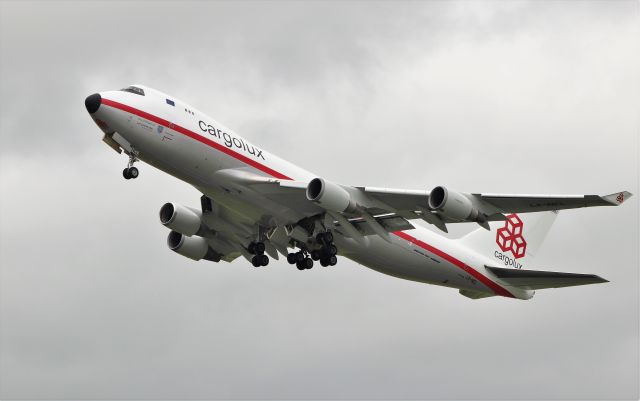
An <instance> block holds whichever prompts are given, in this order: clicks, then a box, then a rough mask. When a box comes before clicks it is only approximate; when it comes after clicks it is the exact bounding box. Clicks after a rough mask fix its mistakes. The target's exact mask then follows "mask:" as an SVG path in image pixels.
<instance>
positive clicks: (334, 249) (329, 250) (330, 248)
mask: <svg viewBox="0 0 640 401" xmlns="http://www.w3.org/2000/svg"><path fill="white" fill-rule="evenodd" d="M327 253H328V254H329V255H331V256H333V255H336V254H337V253H338V248H337V247H336V246H335V245H333V244H331V245H329V246H328V247H327Z"/></svg>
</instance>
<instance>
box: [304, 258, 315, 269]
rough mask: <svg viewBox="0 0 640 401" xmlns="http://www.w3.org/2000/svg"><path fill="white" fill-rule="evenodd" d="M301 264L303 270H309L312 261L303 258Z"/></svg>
mask: <svg viewBox="0 0 640 401" xmlns="http://www.w3.org/2000/svg"><path fill="white" fill-rule="evenodd" d="M302 263H303V265H304V268H305V269H311V268H312V267H313V260H311V258H305V259H304V262H302Z"/></svg>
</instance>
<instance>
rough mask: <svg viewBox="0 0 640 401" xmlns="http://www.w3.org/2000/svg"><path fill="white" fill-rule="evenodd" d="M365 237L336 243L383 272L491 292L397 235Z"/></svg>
mask: <svg viewBox="0 0 640 401" xmlns="http://www.w3.org/2000/svg"><path fill="white" fill-rule="evenodd" d="M392 237H393V236H392ZM367 240H368V241H367V242H366V244H365V245H364V246H363V245H360V244H358V243H357V242H355V241H352V240H346V241H345V240H343V241H340V243H337V245H338V248H339V249H340V250H341V251H340V254H342V255H344V256H346V257H348V258H349V259H351V260H353V261H355V262H357V263H360V264H362V265H364V266H366V267H368V268H370V269H372V270H375V271H378V272H380V273H383V274H387V275H390V276H394V277H398V278H403V279H406V280H411V281H417V282H421V283H427V284H433V285H440V286H445V287H452V288H459V289H469V290H473V291H480V292H491V290H490V289H488V288H487V287H486V286H484V285H483V284H482V283H480V282H478V281H477V280H475V279H474V278H473V277H471V276H470V275H469V274H467V273H466V272H464V271H461V270H460V269H459V268H458V267H456V266H454V265H452V264H451V263H449V262H447V261H445V260H439V258H438V257H437V256H436V255H429V254H428V253H427V252H425V251H421V252H419V250H416V249H414V248H413V247H412V246H411V245H409V244H407V243H406V242H405V241H403V240H401V239H399V238H394V239H393V240H392V243H388V242H386V241H384V240H382V239H381V238H379V237H377V236H369V237H367ZM491 293H492V292H491ZM492 294H493V293H492Z"/></svg>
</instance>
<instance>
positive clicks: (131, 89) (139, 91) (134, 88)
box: [120, 86, 144, 96]
mask: <svg viewBox="0 0 640 401" xmlns="http://www.w3.org/2000/svg"><path fill="white" fill-rule="evenodd" d="M120 90H121V91H124V92H131V93H135V94H136V95H140V96H144V90H142V89H140V88H138V87H137V86H129V87H127V88H122V89H120Z"/></svg>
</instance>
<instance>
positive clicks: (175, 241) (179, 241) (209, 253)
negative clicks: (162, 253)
mask: <svg viewBox="0 0 640 401" xmlns="http://www.w3.org/2000/svg"><path fill="white" fill-rule="evenodd" d="M167 245H168V246H169V249H171V250H172V251H174V252H176V253H178V254H180V255H182V256H186V257H187V258H189V259H193V260H196V261H197V260H200V259H204V260H210V261H212V262H219V261H220V256H221V255H220V254H219V253H218V252H216V251H214V250H213V249H212V248H211V247H210V246H209V244H208V243H207V240H206V239H204V238H202V237H195V236H194V237H187V236H186V235H184V234H180V233H179V232H176V231H171V232H170V233H169V236H168V237H167Z"/></svg>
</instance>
